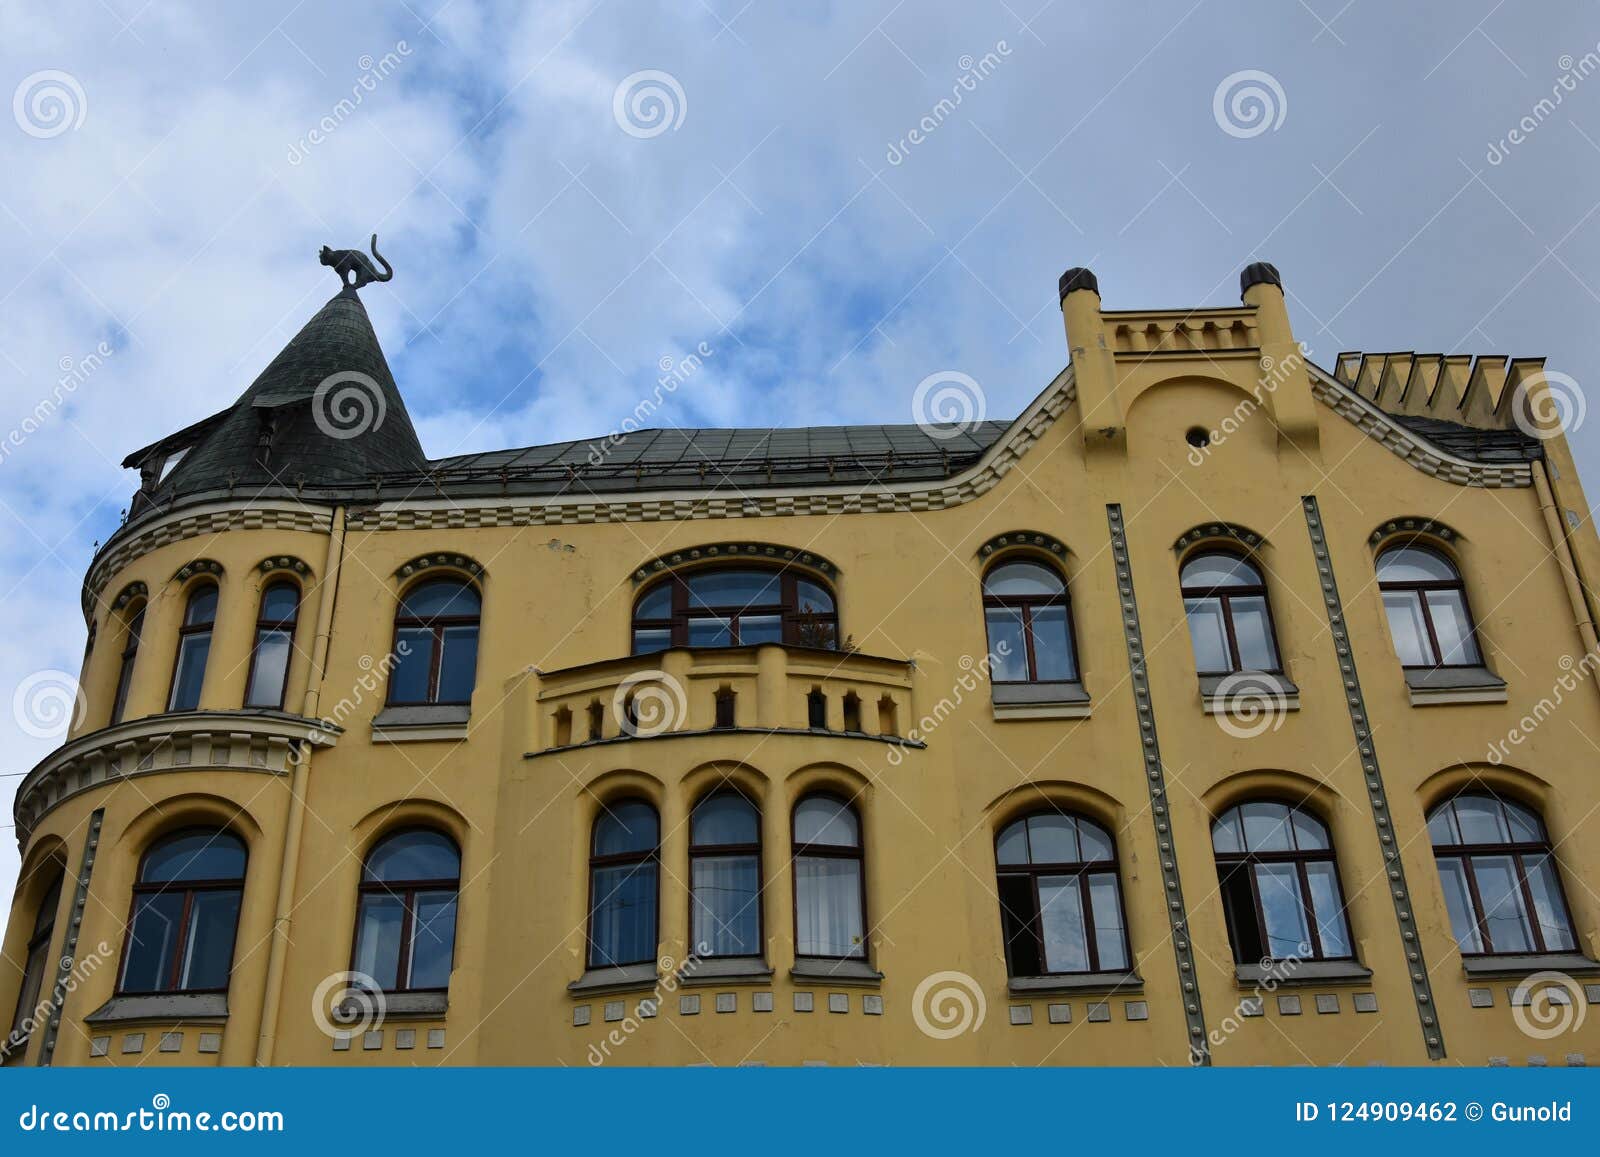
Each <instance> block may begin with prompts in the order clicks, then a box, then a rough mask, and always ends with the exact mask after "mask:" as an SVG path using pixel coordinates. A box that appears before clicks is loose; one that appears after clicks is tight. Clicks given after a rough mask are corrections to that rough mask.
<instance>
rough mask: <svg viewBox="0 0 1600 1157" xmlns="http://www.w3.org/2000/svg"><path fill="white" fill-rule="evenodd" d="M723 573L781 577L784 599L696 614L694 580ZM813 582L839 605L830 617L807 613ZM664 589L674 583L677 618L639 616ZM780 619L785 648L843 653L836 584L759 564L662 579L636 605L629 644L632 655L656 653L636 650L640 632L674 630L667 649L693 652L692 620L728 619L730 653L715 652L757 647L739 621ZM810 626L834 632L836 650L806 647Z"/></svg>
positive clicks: (699, 608)
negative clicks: (803, 590) (807, 587)
mask: <svg viewBox="0 0 1600 1157" xmlns="http://www.w3.org/2000/svg"><path fill="white" fill-rule="evenodd" d="M719 571H730V572H731V571H755V572H759V573H761V574H776V575H777V576H778V577H779V596H778V601H777V602H775V603H751V604H747V605H741V606H715V607H713V606H695V607H694V608H693V611H692V612H691V610H690V602H689V580H690V579H691V578H698V577H699V576H701V575H705V574H715V573H717V572H719ZM801 582H808V583H811V584H812V585H813V586H817V587H821V588H822V589H823V590H825V591H827V592H828V597H829V598H830V599H832V600H833V611H832V613H830V614H828V615H819V614H815V613H813V612H809V611H804V610H802V609H801V607H800V583H801ZM663 584H669V589H670V590H671V591H672V613H671V614H670V615H668V616H667V617H666V618H652V619H645V618H640V617H639V606H640V604H642V603H643V602H644V601H645V599H647V598H649V597H650V596H651V595H653V594H655V592H656V591H657V590H658V589H660V587H661V586H662V585H663ZM773 616H777V618H778V620H779V623H780V625H781V629H782V640H781V645H782V646H785V647H811V648H814V649H816V650H824V651H837V650H838V649H839V640H840V634H839V592H838V591H837V590H836V589H835V588H834V586H833V584H832V583H831V582H829V581H827V580H826V579H824V578H822V577H821V576H820V575H815V574H812V573H810V572H809V571H799V570H796V569H795V568H793V567H775V566H761V565H759V564H747V563H728V564H726V565H723V566H706V567H696V568H695V569H693V570H687V571H674V572H673V573H672V574H669V575H667V576H665V577H664V578H661V579H657V580H656V581H655V582H652V583H650V584H649V585H648V586H646V587H645V588H644V589H642V590H641V591H640V592H639V594H638V597H637V598H635V599H634V601H633V614H632V615H631V616H630V619H629V623H630V625H629V628H628V645H629V651H630V653H631V654H635V655H638V654H654V653H655V652H653V651H645V652H641V651H639V650H637V649H635V639H636V637H637V635H638V633H639V632H640V631H670V632H671V641H670V642H669V643H668V644H667V647H666V648H662V649H663V650H665V649H668V648H673V647H688V646H691V644H690V642H689V622H690V620H691V619H708V618H723V619H727V620H728V633H729V635H730V637H731V638H732V640H733V641H732V642H731V643H729V644H728V647H727V648H712V649H717V650H726V649H728V648H731V647H742V646H756V645H758V644H754V643H741V642H740V641H739V620H740V619H741V618H772V617H773ZM810 622H819V623H821V624H823V625H825V626H828V627H831V628H832V631H833V643H832V645H831V646H818V644H816V643H814V642H806V641H805V640H804V639H803V638H801V631H802V630H803V629H804V628H805V626H806V625H807V624H808V623H810Z"/></svg>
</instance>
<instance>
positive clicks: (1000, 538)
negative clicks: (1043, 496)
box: [978, 530, 1071, 562]
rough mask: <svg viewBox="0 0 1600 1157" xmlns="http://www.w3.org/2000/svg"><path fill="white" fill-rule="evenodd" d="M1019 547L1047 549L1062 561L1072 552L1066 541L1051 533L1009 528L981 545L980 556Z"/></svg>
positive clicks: (987, 556)
mask: <svg viewBox="0 0 1600 1157" xmlns="http://www.w3.org/2000/svg"><path fill="white" fill-rule="evenodd" d="M1019 547H1020V548H1022V549H1026V550H1040V551H1045V552H1047V553H1048V554H1049V555H1050V556H1051V557H1052V558H1058V559H1060V560H1061V561H1062V562H1065V561H1066V560H1067V555H1068V554H1069V553H1071V552H1070V551H1068V550H1067V544H1066V543H1064V542H1062V541H1061V540H1060V539H1059V538H1055V537H1053V536H1051V535H1048V534H1040V533H1039V532H1038V531H1036V530H1008V531H1007V532H1006V533H1005V534H997V535H995V536H994V537H993V538H991V539H990V540H989V541H988V542H986V543H984V544H983V545H982V546H980V547H979V548H978V557H979V558H989V557H991V556H992V555H994V554H996V553H997V552H999V551H1003V550H1016V549H1018V548H1019Z"/></svg>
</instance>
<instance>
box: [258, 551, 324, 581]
mask: <svg viewBox="0 0 1600 1157" xmlns="http://www.w3.org/2000/svg"><path fill="white" fill-rule="evenodd" d="M256 570H258V571H260V572H261V573H262V574H274V573H276V572H277V571H290V572H292V573H294V574H297V575H299V576H301V577H302V578H309V577H310V576H311V568H310V567H309V566H307V565H306V564H305V563H304V562H302V561H301V560H300V559H298V558H295V557H294V555H292V554H279V555H273V556H272V557H271V558H264V559H262V560H261V561H260V562H258V563H256Z"/></svg>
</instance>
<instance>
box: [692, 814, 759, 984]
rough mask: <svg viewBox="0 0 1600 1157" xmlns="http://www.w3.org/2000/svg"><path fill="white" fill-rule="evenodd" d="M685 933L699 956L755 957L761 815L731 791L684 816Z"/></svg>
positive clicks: (757, 927)
mask: <svg viewBox="0 0 1600 1157" xmlns="http://www.w3.org/2000/svg"><path fill="white" fill-rule="evenodd" d="M689 934H690V938H691V941H692V943H693V944H694V945H695V947H696V949H697V950H698V951H699V953H700V955H702V956H760V955H761V814H760V813H759V812H758V811H756V806H755V804H753V803H751V802H750V801H749V800H748V799H746V798H745V797H744V796H742V795H740V794H739V793H738V792H736V791H731V790H730V791H719V792H717V793H715V794H714V795H708V796H706V798H705V799H703V800H701V801H700V802H699V803H698V804H696V805H695V808H694V811H693V812H691V813H690V815H689Z"/></svg>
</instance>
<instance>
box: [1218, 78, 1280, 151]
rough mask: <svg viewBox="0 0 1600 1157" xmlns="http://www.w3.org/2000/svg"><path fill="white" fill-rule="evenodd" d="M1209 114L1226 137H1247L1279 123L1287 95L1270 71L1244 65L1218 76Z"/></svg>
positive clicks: (1254, 135) (1273, 127)
mask: <svg viewBox="0 0 1600 1157" xmlns="http://www.w3.org/2000/svg"><path fill="white" fill-rule="evenodd" d="M1211 115H1212V117H1213V118H1215V120H1216V122H1217V127H1218V128H1219V129H1221V130H1222V131H1223V132H1225V133H1227V134H1228V135H1229V136H1230V137H1238V138H1240V139H1241V140H1248V139H1249V138H1250V137H1259V136H1260V135H1261V134H1262V133H1264V132H1267V131H1269V130H1271V131H1273V132H1276V131H1277V130H1278V129H1279V127H1281V126H1282V124H1283V118H1284V117H1286V116H1288V115H1289V98H1288V96H1286V95H1285V94H1284V91H1283V85H1281V84H1279V83H1278V78H1277V77H1275V76H1273V75H1272V74H1271V73H1270V72H1262V71H1261V70H1260V69H1259V68H1246V69H1243V70H1242V71H1239V72H1232V73H1229V74H1228V75H1227V76H1225V77H1223V78H1222V81H1221V83H1220V84H1218V85H1217V91H1216V92H1214V93H1212V94H1211Z"/></svg>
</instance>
